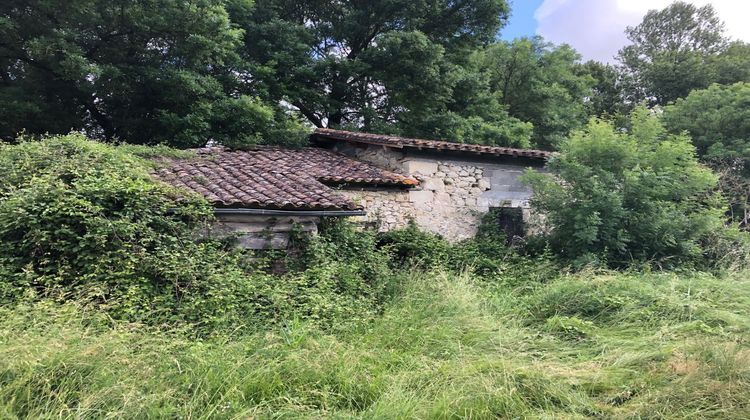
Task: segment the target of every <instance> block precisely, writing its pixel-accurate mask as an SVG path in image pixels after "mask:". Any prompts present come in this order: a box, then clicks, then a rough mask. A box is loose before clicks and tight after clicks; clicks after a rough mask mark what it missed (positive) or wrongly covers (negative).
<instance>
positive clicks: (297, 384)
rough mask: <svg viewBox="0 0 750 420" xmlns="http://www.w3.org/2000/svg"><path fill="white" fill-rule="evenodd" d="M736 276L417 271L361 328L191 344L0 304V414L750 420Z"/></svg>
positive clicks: (174, 335)
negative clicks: (489, 275)
mask: <svg viewBox="0 0 750 420" xmlns="http://www.w3.org/2000/svg"><path fill="white" fill-rule="evenodd" d="M748 274H750V273H747V272H742V273H734V274H727V275H723V276H716V275H709V274H701V273H692V272H687V273H685V274H675V273H669V274H661V273H631V274H628V273H625V274H623V273H609V272H585V271H584V272H582V273H578V274H575V275H561V276H556V277H555V278H554V279H552V280H547V281H542V280H540V281H518V282H516V281H513V279H512V278H511V279H507V278H506V279H504V280H498V281H489V280H488V279H482V280H479V279H478V278H474V277H473V276H472V275H471V274H469V273H464V274H450V273H447V272H442V271H436V272H429V271H412V272H410V273H409V275H408V276H405V277H406V280H404V281H402V282H401V283H400V285H399V287H398V290H397V291H395V292H394V297H393V298H392V299H391V300H390V301H389V302H388V303H387V304H386V305H385V307H384V309H383V310H382V311H381V313H379V314H378V315H377V316H376V317H374V319H372V320H370V321H368V322H361V323H356V324H353V325H352V326H347V327H346V328H342V329H334V330H330V329H327V330H320V329H317V328H316V327H313V326H311V325H310V324H307V323H305V322H301V321H295V320H294V319H289V320H288V321H287V322H285V323H282V324H280V325H279V326H278V327H273V328H266V329H261V330H258V332H255V333H239V332H238V333H237V334H231V333H222V334H220V335H217V336H214V337H210V338H201V339H199V338H195V337H194V336H193V335H191V334H190V333H189V332H186V331H175V330H159V329H156V328H155V327H146V326H142V325H138V324H133V323H123V322H117V321H113V320H110V319H108V318H107V317H106V316H105V315H103V314H101V313H97V312H89V311H87V310H85V309H84V308H83V307H77V306H75V305H74V304H68V305H67V306H60V305H51V304H34V305H33V306H20V307H16V308H13V309H9V308H6V309H2V312H1V313H0V418H2V419H17V418H18V419H21V418H55V419H67V418H185V419H209V418H211V419H213V418H217V419H248V418H366V419H371V418H380V419H397V418H440V419H442V418H478V419H483V418H730V419H744V418H750V275H748ZM239 327H240V326H238V331H240V330H243V331H245V330H246V329H242V328H239Z"/></svg>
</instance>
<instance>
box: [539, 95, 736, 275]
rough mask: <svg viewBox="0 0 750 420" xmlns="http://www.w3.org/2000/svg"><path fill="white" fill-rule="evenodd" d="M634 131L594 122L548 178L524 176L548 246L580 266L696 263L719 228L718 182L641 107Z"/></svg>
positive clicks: (681, 139) (680, 139)
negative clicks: (543, 222)
mask: <svg viewBox="0 0 750 420" xmlns="http://www.w3.org/2000/svg"><path fill="white" fill-rule="evenodd" d="M630 126H631V128H630V130H629V131H628V132H621V131H619V130H616V129H615V127H614V126H613V125H612V124H611V123H610V122H606V121H602V120H599V119H592V120H591V121H590V122H589V124H588V125H587V126H586V128H585V129H583V130H581V131H577V132H575V133H574V134H572V135H571V136H570V138H569V139H568V140H567V141H566V142H564V143H563V144H562V147H561V152H560V154H559V155H558V156H556V157H555V158H554V159H553V160H552V161H551V162H550V163H549V170H550V171H551V174H546V173H539V172H533V171H532V172H529V173H527V174H526V175H525V179H526V181H527V182H528V183H529V184H531V185H532V186H533V187H534V197H533V199H532V206H533V207H534V208H536V210H538V211H541V212H543V213H544V214H546V215H547V218H548V223H549V227H550V228H551V230H550V232H549V240H550V243H551V244H552V246H553V247H554V249H555V250H556V251H557V252H558V253H559V254H561V255H562V256H564V257H566V258H569V259H573V260H576V261H577V262H579V263H585V262H590V261H592V260H596V259H597V258H602V259H604V261H606V262H608V263H610V264H613V265H619V264H624V263H628V262H629V261H633V260H635V261H656V262H658V263H668V262H670V260H675V262H676V261H680V260H687V259H696V258H699V257H700V256H701V253H702V248H701V241H702V240H703V239H705V238H706V237H708V236H709V235H710V234H712V232H715V231H716V230H718V229H719V228H721V226H722V210H721V207H720V200H719V199H718V197H717V196H716V195H715V194H714V192H713V191H714V189H715V187H716V183H717V177H716V176H715V175H714V174H713V173H712V172H711V171H710V170H709V169H708V168H706V167H704V166H701V165H700V164H699V163H698V161H697V159H696V157H695V149H694V147H693V145H692V144H691V143H690V139H689V138H688V137H687V136H685V135H673V134H668V133H667V132H666V130H665V129H664V127H663V126H662V123H661V121H660V120H659V119H658V118H657V117H656V116H654V115H652V114H650V112H649V111H647V110H646V109H644V108H636V110H635V111H634V112H633V113H632V114H631V124H630Z"/></svg>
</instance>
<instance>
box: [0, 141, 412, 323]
mask: <svg viewBox="0 0 750 420" xmlns="http://www.w3.org/2000/svg"><path fill="white" fill-rule="evenodd" d="M132 152H137V153H138V155H141V156H149V157H153V156H154V153H155V152H154V151H153V150H148V149H145V148H143V147H142V148H140V149H138V150H134V149H133V147H128V148H125V149H123V148H118V147H114V146H110V145H104V144H101V143H97V142H93V141H90V140H87V139H86V138H84V137H83V136H80V135H68V136H60V137H51V138H47V139H44V140H42V141H36V142H32V141H23V142H21V143H20V144H18V145H2V146H0V173H2V176H0V305H15V304H17V303H18V302H20V301H24V300H27V301H29V300H30V301H35V300H48V299H51V300H54V301H58V302H63V301H78V302H80V303H82V304H84V305H87V306H93V307H95V308H97V309H99V310H103V311H106V312H107V314H108V315H109V316H111V317H113V318H117V319H126V320H131V321H139V322H143V323H147V324H152V325H160V324H169V325H178V324H187V325H189V326H191V327H193V328H195V330H196V331H197V332H199V333H201V334H204V333H213V332H216V331H221V330H223V329H227V328H231V329H238V330H242V329H251V330H253V329H257V328H259V327H262V326H263V325H267V324H269V323H283V322H287V321H289V320H291V319H294V318H300V319H307V320H310V321H311V322H312V323H314V324H316V325H318V326H320V327H322V328H328V327H332V326H340V325H344V324H350V323H356V322H360V321H362V320H366V319H369V318H370V317H372V316H374V314H375V313H377V311H378V307H379V305H381V304H382V302H383V301H385V300H386V299H387V293H389V290H392V289H393V284H392V283H393V282H396V281H397V279H398V276H394V275H392V273H391V272H390V269H389V267H388V256H387V255H386V254H385V253H384V252H381V251H378V250H376V247H375V238H374V234H372V233H369V232H358V231H355V230H354V229H353V228H352V227H351V226H350V225H348V224H346V223H335V222H329V223H324V225H323V226H322V232H321V235H320V236H319V237H317V238H312V239H309V240H307V241H306V242H305V243H304V244H303V245H304V247H303V249H302V251H301V253H302V255H301V256H300V257H299V258H298V259H297V262H296V263H292V264H291V265H293V266H294V265H295V264H296V267H293V268H295V269H293V270H291V271H290V272H289V273H287V274H285V275H283V276H274V275H271V274H268V273H267V272H266V271H264V270H259V269H256V268H254V267H253V264H248V263H247V260H248V258H247V256H245V255H243V252H241V251H240V250H237V249H232V248H231V247H227V244H225V243H223V242H216V241H209V240H205V239H200V235H199V234H198V231H197V230H196V229H198V228H203V227H205V225H206V223H210V222H211V218H212V216H211V214H212V213H211V208H210V206H209V205H208V204H207V203H206V202H205V201H204V200H203V199H202V198H199V197H193V196H189V195H185V193H184V192H181V191H175V190H173V189H172V188H169V187H167V186H166V185H164V184H161V183H158V182H155V181H154V180H153V179H152V178H151V177H150V176H149V174H148V168H149V167H150V165H152V163H150V162H144V161H142V160H141V159H140V158H138V157H136V156H135V155H133V154H132ZM158 153H160V154H162V153H167V154H169V153H172V151H170V150H164V149H163V148H162V149H159V150H158ZM177 197H182V199H180V200H176V198H177Z"/></svg>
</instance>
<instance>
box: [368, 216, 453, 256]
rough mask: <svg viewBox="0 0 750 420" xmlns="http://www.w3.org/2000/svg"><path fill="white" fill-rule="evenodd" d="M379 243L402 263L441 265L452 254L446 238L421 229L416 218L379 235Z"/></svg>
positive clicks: (379, 245)
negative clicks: (403, 225)
mask: <svg viewBox="0 0 750 420" xmlns="http://www.w3.org/2000/svg"><path fill="white" fill-rule="evenodd" d="M377 245H378V247H380V248H383V249H386V250H387V251H388V252H389V253H390V254H391V257H392V258H393V259H394V261H395V262H397V263H398V264H401V265H414V266H419V267H434V266H440V265H444V264H445V263H446V262H447V261H448V259H449V258H450V255H451V246H450V244H449V243H448V242H447V241H446V240H445V239H443V238H442V237H440V236H439V235H436V234H434V233H430V232H425V231H423V230H421V229H420V228H419V227H418V226H417V224H416V222H414V220H410V221H409V223H408V224H407V226H406V227H405V228H403V229H396V230H392V231H389V232H384V233H381V234H380V235H378V241H377Z"/></svg>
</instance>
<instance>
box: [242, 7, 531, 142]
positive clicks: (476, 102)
mask: <svg viewBox="0 0 750 420" xmlns="http://www.w3.org/2000/svg"><path fill="white" fill-rule="evenodd" d="M230 11H231V14H232V18H233V21H235V22H237V23H238V25H239V26H240V27H242V28H244V29H245V46H244V49H243V56H244V57H245V58H246V59H247V60H248V61H249V62H251V63H252V64H253V67H252V70H251V73H252V76H253V77H252V80H251V81H250V83H254V84H257V86H258V88H259V89H262V90H263V91H265V92H268V94H269V95H270V97H272V98H274V99H275V100H279V101H285V102H287V103H289V104H290V105H291V106H293V107H294V108H296V109H297V110H299V112H300V113H301V114H302V115H304V117H305V118H306V119H307V120H308V121H310V122H311V123H312V124H314V125H315V126H318V127H323V126H330V127H352V128H361V129H363V130H366V131H391V132H400V133H402V134H407V135H425V136H433V137H449V138H454V139H458V140H461V141H469V140H471V139H473V141H483V142H489V143H500V144H509V142H513V141H520V144H523V143H524V142H526V141H527V140H528V134H527V133H528V130H529V126H528V125H527V124H523V123H521V122H520V121H518V120H515V119H512V118H510V117H508V115H507V113H506V112H505V110H504V109H503V107H502V106H496V104H494V103H492V99H488V95H486V93H484V92H483V90H484V89H486V86H487V85H486V80H483V79H482V76H481V75H477V74H475V73H474V72H473V71H470V70H466V68H465V66H466V65H467V63H468V60H469V56H470V53H471V52H472V51H474V50H475V49H476V48H478V47H480V46H482V45H485V44H487V43H488V42H490V41H492V40H493V39H494V37H495V34H496V33H497V31H498V29H499V28H500V26H501V25H502V24H503V23H504V21H505V19H506V18H507V13H508V5H507V3H506V2H505V1H504V0H470V1H461V2H455V1H448V0H418V1H405V0H399V1H393V0H377V1H354V2H329V1H313V2H292V1H288V0H260V1H258V2H257V4H256V6H255V8H254V9H253V10H252V11H251V13H244V11H243V10H239V11H237V10H236V9H235V8H232V7H230ZM474 98H476V99H474ZM484 105H489V106H488V107H485V106H484ZM478 110H479V111H480V112H475V111H478ZM477 139H479V140H477ZM516 139H520V140H516ZM511 144H512V143H511Z"/></svg>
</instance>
